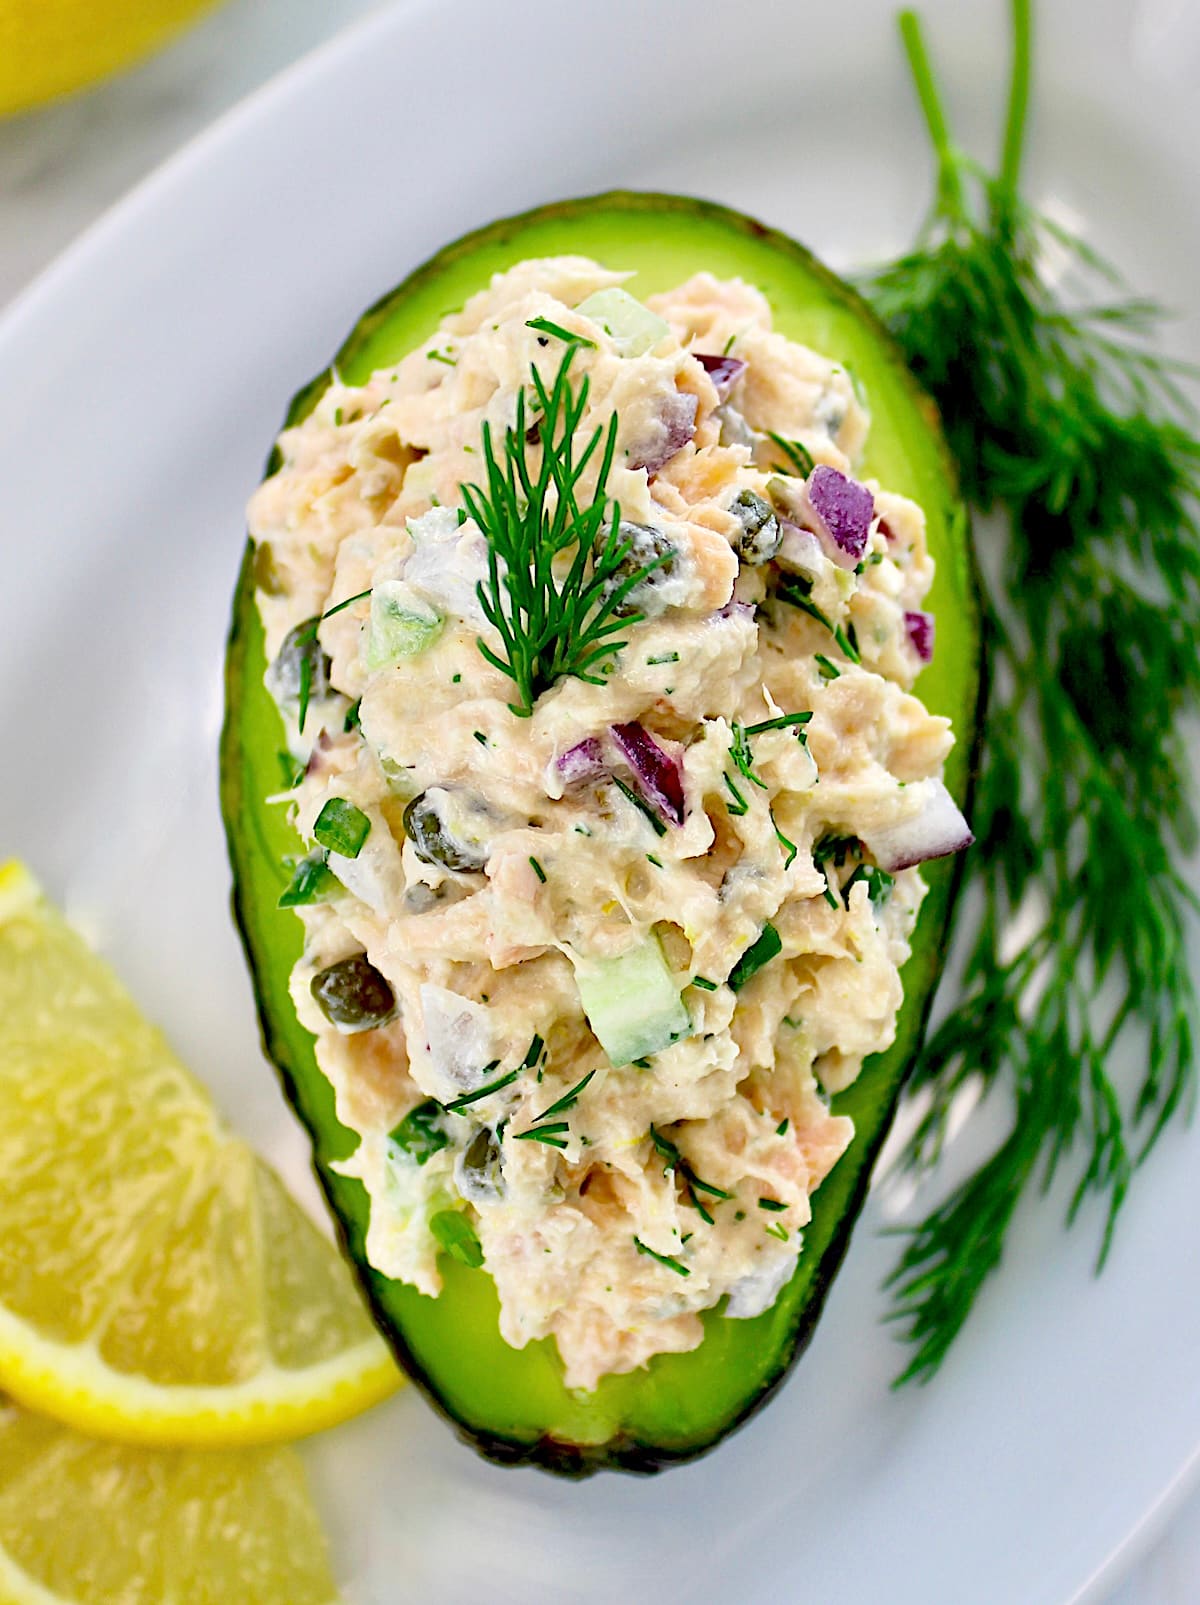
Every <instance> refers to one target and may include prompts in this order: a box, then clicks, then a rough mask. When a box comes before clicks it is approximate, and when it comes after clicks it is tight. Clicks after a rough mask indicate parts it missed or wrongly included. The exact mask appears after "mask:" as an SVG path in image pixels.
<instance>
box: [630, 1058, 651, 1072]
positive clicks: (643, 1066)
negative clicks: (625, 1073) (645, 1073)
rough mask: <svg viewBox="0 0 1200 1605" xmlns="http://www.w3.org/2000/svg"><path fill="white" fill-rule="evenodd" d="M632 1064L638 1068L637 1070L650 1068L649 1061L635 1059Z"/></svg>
mask: <svg viewBox="0 0 1200 1605" xmlns="http://www.w3.org/2000/svg"><path fill="white" fill-rule="evenodd" d="M633 1063H634V1064H635V1065H636V1066H637V1067H638V1069H639V1070H649V1068H650V1061H649V1059H635V1060H634V1061H633Z"/></svg>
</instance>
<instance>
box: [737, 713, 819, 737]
mask: <svg viewBox="0 0 1200 1605" xmlns="http://www.w3.org/2000/svg"><path fill="white" fill-rule="evenodd" d="M811 718H812V714H811V712H805V713H781V714H780V715H779V717H778V718H777V719H761V720H760V721H759V722H758V724H748V725H747V726H746V734H747V735H748V736H761V735H765V734H766V732H767V731H768V730H786V729H788V727H789V726H791V725H806V724H807V723H808V722H809V720H810V719H811Z"/></svg>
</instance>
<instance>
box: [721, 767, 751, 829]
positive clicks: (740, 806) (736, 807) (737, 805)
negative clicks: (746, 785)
mask: <svg viewBox="0 0 1200 1605" xmlns="http://www.w3.org/2000/svg"><path fill="white" fill-rule="evenodd" d="M721 778H722V779H723V780H724V782H725V785H726V787H727V788H728V790H729V794H730V796H731V797H732V798H733V801H732V802H728V803H726V804H725V806H726V808H727V809H728V810H729V812H730V813H731V814H732V815H733V816H734V818H735V819H739V818H740V817H741V816H742V814H744V813H747V812H748V811H749V808H750V804H749V803H748V802H747V801H746V799H745V797H743V796H742V794H741V792H740V791H739V790H738V789H737V786H736V785H735V784H734V782H733V781H732V780H731V779H730V777H729V775H728V774H725V775H722V777H721Z"/></svg>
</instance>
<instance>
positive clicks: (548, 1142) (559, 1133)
mask: <svg viewBox="0 0 1200 1605" xmlns="http://www.w3.org/2000/svg"><path fill="white" fill-rule="evenodd" d="M570 1129H571V1127H570V1125H569V1123H568V1122H567V1121H565V1120H556V1121H555V1122H554V1123H553V1124H552V1125H549V1126H531V1127H530V1128H529V1130H528V1131H514V1132H513V1136H514V1137H515V1138H516V1139H517V1141H518V1142H540V1143H544V1144H545V1146H546V1147H547V1148H565V1147H566V1146H567V1140H566V1138H565V1137H564V1136H563V1132H564V1131H570Z"/></svg>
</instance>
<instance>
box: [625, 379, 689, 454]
mask: <svg viewBox="0 0 1200 1605" xmlns="http://www.w3.org/2000/svg"><path fill="white" fill-rule="evenodd" d="M699 405H700V403H699V401H698V400H697V398H696V397H695V396H690V395H688V394H687V392H686V391H683V390H674V391H672V392H671V394H670V395H669V396H666V397H665V398H664V400H663V405H662V411H661V412H660V413H659V415H658V417H657V419H656V420H655V422H656V424H657V425H658V433H657V435H656V438H655V439H654V440H653V441H647V443H646V444H645V445H643V446H641V447H640V448H637V449H635V450H634V452H633V453H632V455H631V456H630V459H629V464H628V466H629V467H630V468H644V469H645V470H646V472H647V473H648V474H656V473H657V472H658V470H659V469H660V468H661V467H663V465H664V464H665V463H669V462H670V460H671V458H672V457H674V455H675V453H676V452H677V451H681V450H682V449H683V447H684V446H686V445H687V443H688V441H689V440H690V439H691V438H692V436H693V435H694V434H695V433H696V408H697V407H698V406H699Z"/></svg>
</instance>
